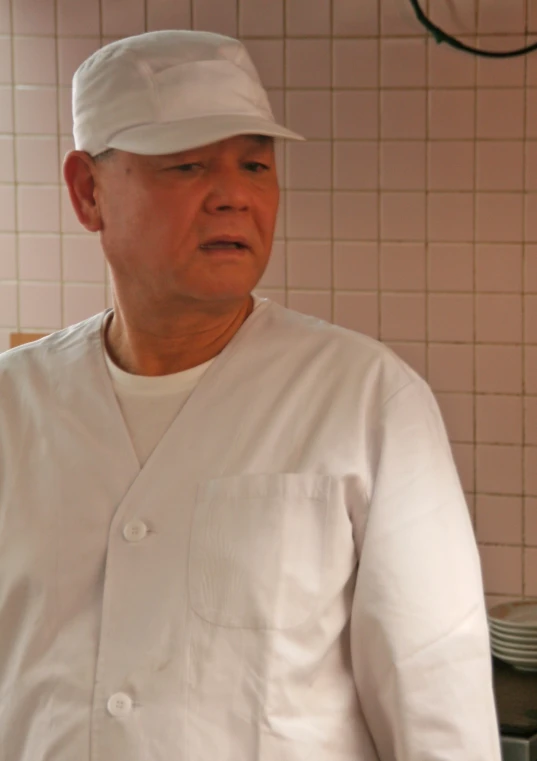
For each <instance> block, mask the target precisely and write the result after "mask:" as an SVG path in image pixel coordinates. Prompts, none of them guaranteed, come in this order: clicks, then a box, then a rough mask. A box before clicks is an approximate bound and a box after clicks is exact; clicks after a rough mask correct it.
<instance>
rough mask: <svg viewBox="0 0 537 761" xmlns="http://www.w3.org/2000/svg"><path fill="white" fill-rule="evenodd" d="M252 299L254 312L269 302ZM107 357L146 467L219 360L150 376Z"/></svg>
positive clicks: (138, 452)
mask: <svg viewBox="0 0 537 761" xmlns="http://www.w3.org/2000/svg"><path fill="white" fill-rule="evenodd" d="M252 297H253V299H254V310H255V309H257V307H258V306H259V304H261V303H262V302H263V301H265V299H262V298H260V297H259V296H256V294H255V293H252ZM112 314H113V313H112V312H110V313H109V314H108V315H107V316H106V319H105V320H104V322H103V334H104V331H106V327H107V324H108V322H109V321H110V319H111V317H112ZM103 343H104V341H103ZM104 356H105V361H106V366H107V368H108V372H109V373H110V377H111V379H112V385H113V387H114V391H115V393H116V396H117V398H118V401H119V406H120V408H121V411H122V413H123V417H124V419H125V423H126V425H127V428H128V430H129V433H130V435H131V439H132V444H133V446H134V450H135V452H136V454H137V456H138V460H139V462H140V467H143V466H144V465H145V463H146V462H147V460H148V459H149V456H150V455H151V453H152V451H153V449H154V448H155V447H156V445H157V444H158V442H159V441H160V440H161V438H162V437H163V435H164V434H165V433H166V431H167V429H168V428H169V427H170V425H171V423H172V422H173V420H174V419H175V418H176V416H177V415H178V413H179V411H180V410H181V408H182V407H183V405H184V404H185V402H186V401H187V399H188V397H189V396H190V394H191V393H192V391H193V389H194V388H195V387H196V385H197V383H198V382H199V380H200V378H201V377H202V376H203V375H204V373H205V372H206V371H207V370H208V369H209V367H210V366H211V364H212V363H213V362H214V359H215V358H214V357H213V359H209V360H208V361H207V362H204V363H203V364H201V365H197V366H196V367H191V368H190V369H188V370H181V372H179V373H172V374H170V375H157V376H146V375H133V374H132V373H128V372H125V370H122V369H121V368H120V367H118V366H117V365H116V364H115V363H114V362H113V360H112V359H111V357H110V356H109V354H108V352H107V351H105V353H104Z"/></svg>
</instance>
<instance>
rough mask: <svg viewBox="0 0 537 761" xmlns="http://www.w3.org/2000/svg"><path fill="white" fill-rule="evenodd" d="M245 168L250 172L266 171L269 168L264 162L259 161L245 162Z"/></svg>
mask: <svg viewBox="0 0 537 761" xmlns="http://www.w3.org/2000/svg"><path fill="white" fill-rule="evenodd" d="M245 167H246V169H248V170H249V171H251V172H268V170H269V169H270V167H269V166H267V165H266V164H261V163H260V162H259V161H248V162H247V163H246V164H245Z"/></svg>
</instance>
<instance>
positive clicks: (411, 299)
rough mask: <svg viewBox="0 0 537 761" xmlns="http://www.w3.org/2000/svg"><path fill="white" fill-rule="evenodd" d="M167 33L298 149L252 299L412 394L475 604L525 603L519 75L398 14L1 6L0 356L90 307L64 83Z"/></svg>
mask: <svg viewBox="0 0 537 761" xmlns="http://www.w3.org/2000/svg"><path fill="white" fill-rule="evenodd" d="M422 2H423V0H422ZM430 5H431V15H432V19H433V21H435V22H436V23H438V24H439V25H440V26H443V27H444V28H445V29H446V31H450V32H453V33H456V34H458V35H459V36H461V37H462V38H463V39H464V40H465V41H468V42H469V43H470V44H478V45H481V46H483V47H487V48H489V49H490V48H504V49H509V48H516V47H520V46H522V45H524V44H525V42H526V39H527V40H528V41H532V40H533V39H534V37H533V36H532V34H531V32H532V31H534V32H536V33H537V0H528V1H526V0H479V2H478V1H477V0H430ZM165 28H196V29H206V30H212V31H217V32H222V33H224V34H229V35H233V36H239V37H240V38H242V39H243V40H244V42H245V43H246V45H247V47H248V48H249V50H250V53H251V55H252V57H253V58H254V60H255V62H256V63H257V65H258V67H259V70H260V73H261V76H262V79H263V80H264V83H265V85H266V87H267V88H268V89H269V93H270V98H271V101H272V104H273V107H274V110H275V113H276V116H277V117H278V118H279V119H282V120H284V122H285V123H286V124H287V125H288V126H289V127H290V128H292V129H295V130H297V131H299V132H301V133H303V134H304V135H306V136H307V137H308V138H310V140H309V142H308V143H306V144H293V145H289V146H288V147H287V148H286V149H285V152H284V151H283V150H281V151H280V153H279V156H278V160H279V166H280V176H281V181H282V186H283V189H284V192H283V194H282V207H281V214H280V220H279V224H278V230H277V236H276V238H277V239H276V242H275V245H274V251H273V255H272V260H271V263H270V266H269V269H268V270H267V272H266V274H265V276H264V278H263V281H262V282H261V283H260V286H259V288H258V289H257V290H258V292H259V293H261V294H262V295H269V296H270V297H271V298H272V299H274V300H276V301H279V302H281V303H283V304H286V305H287V306H289V307H291V308H292V309H297V310H299V311H304V312H306V313H309V314H315V315H318V316H320V317H322V318H324V319H327V320H329V321H332V322H334V323H338V324H340V325H343V326H345V327H348V328H352V329H355V330H359V331H362V332H365V333H368V334H369V335H371V336H374V337H376V338H380V339H381V340H383V341H385V342H386V343H388V344H389V345H390V346H392V347H393V348H394V349H395V350H396V351H397V352H398V353H399V354H400V355H401V356H403V357H404V358H405V359H406V360H407V361H408V362H409V363H410V364H411V365H412V366H413V367H415V368H416V369H417V370H418V372H420V373H421V374H422V375H423V376H425V377H426V378H427V379H428V381H429V382H430V384H431V386H432V388H433V390H434V391H435V392H436V394H437V398H438V400H439V402H440V405H441V407H442V410H443V412H444V415H445V419H446V423H447V426H448V429H449V433H450V436H451V440H452V443H453V449H454V453H455V457H456V460H457V463H458V466H459V470H460V474H461V477H462V481H463V484H464V488H465V491H466V493H467V496H468V503H469V507H470V510H471V512H472V515H473V518H474V521H475V529H476V533H477V538H478V540H479V543H480V548H481V553H482V560H483V568H484V573H485V579H486V587H487V591H488V593H489V599H490V601H491V602H493V601H496V600H498V599H505V598H506V597H513V596H520V595H522V594H524V595H526V596H537V53H534V54H533V55H532V56H530V57H523V58H516V59H512V60H503V61H497V60H487V59H482V58H479V59H478V58H475V57H472V56H470V55H467V54H464V53H460V52H456V51H453V50H451V49H449V48H447V47H445V46H443V45H442V46H438V45H437V44H436V43H435V42H434V41H433V40H432V39H430V38H428V37H427V36H426V34H425V32H424V30H423V29H422V27H420V26H419V24H418V23H417V21H416V19H415V17H414V16H413V14H412V11H411V7H410V3H409V0H285V2H284V0H0V351H2V350H4V349H7V348H8V336H9V333H10V332H12V331H15V330H23V331H28V332H32V331H43V332H48V331H52V330H55V329H58V328H61V327H63V326H65V325H68V324H72V323H75V322H78V321H79V320H82V319H85V318H86V317H88V316H90V315H91V314H94V313H96V312H99V311H101V310H102V309H103V308H104V307H105V306H107V305H109V304H110V294H109V290H108V281H107V272H106V268H105V264H104V260H103V257H102V255H101V253H100V248H99V241H98V238H97V237H94V236H92V235H90V234H88V233H86V232H85V231H84V230H83V229H82V228H81V227H80V225H79V224H78V222H77V221H76V219H75V217H74V214H73V213H72V211H71V208H70V203H69V200H68V196H67V194H66V192H65V190H64V189H63V188H62V180H61V160H62V158H63V156H64V155H65V153H66V151H67V150H69V149H70V148H71V147H73V144H72V138H71V136H70V133H71V114H70V96H71V91H70V82H71V77H72V74H73V72H74V70H75V68H76V67H77V66H78V64H79V63H80V62H81V61H82V60H83V59H84V58H86V57H87V56H88V55H89V54H90V53H91V52H93V51H94V50H95V49H97V48H98V47H100V46H101V45H103V44H105V43H107V42H109V41H112V40H113V39H117V38H118V37H122V36H126V35H130V34H136V33H139V32H143V31H147V30H153V29H165ZM453 562H454V563H456V562H457V560H456V558H454V559H453Z"/></svg>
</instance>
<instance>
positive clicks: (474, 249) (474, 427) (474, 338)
mask: <svg viewBox="0 0 537 761" xmlns="http://www.w3.org/2000/svg"><path fill="white" fill-rule="evenodd" d="M474 29H475V35H474V40H473V44H475V40H476V39H477V36H478V29H479V0H476V3H475V12H474ZM473 77H474V82H473V87H472V90H473V96H474V97H473V102H474V113H473V117H474V118H473V138H472V146H473V177H472V191H471V192H472V194H473V202H472V211H473V240H472V288H473V292H472V321H473V325H472V373H473V393H472V397H473V418H472V431H473V442H472V454H473V479H472V480H473V491H474V509H473V513H472V523H473V526H474V535H475V539H476V542H478V543H479V540H478V535H479V523H480V521H479V518H478V511H477V504H478V502H479V490H478V483H477V480H478V479H477V470H478V468H477V459H478V446H477V438H478V437H477V399H478V393H477V392H478V389H477V295H476V289H477V225H476V220H477V110H478V109H477V98H478V86H477V79H478V65H477V56H475V57H474V66H473Z"/></svg>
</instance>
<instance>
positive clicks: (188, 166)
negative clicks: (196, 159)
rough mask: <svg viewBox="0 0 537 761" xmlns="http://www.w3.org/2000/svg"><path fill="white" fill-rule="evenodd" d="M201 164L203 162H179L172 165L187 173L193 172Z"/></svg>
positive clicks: (173, 167)
mask: <svg viewBox="0 0 537 761" xmlns="http://www.w3.org/2000/svg"><path fill="white" fill-rule="evenodd" d="M200 166H201V164H178V165H177V166H172V167H171V168H172V169H175V170H177V171H178V172H184V173H185V174H186V173H188V172H192V171H193V170H194V169H196V168H197V167H200Z"/></svg>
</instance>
